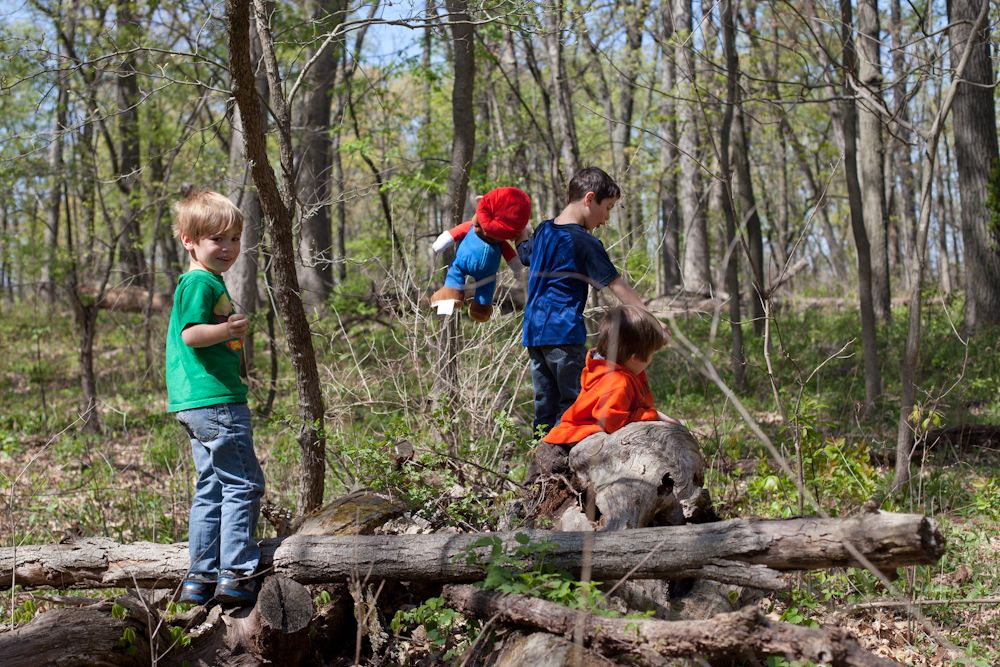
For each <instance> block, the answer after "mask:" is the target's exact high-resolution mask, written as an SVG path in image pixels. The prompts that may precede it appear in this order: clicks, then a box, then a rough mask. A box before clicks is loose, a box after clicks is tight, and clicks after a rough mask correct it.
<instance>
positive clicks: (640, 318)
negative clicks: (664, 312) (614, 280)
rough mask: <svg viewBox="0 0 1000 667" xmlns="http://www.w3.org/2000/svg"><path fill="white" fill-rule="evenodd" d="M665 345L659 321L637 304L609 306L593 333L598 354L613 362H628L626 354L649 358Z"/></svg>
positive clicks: (665, 341)
mask: <svg viewBox="0 0 1000 667" xmlns="http://www.w3.org/2000/svg"><path fill="white" fill-rule="evenodd" d="M666 344H667V339H666V338H665V337H664V335H663V329H662V328H661V327H660V322H659V320H657V319H656V318H655V317H653V314H652V313H650V312H649V311H648V310H643V309H642V308H639V307H637V306H614V307H613V308H609V309H608V311H607V312H606V313H605V314H604V319H603V320H601V328H600V333H598V335H597V351H598V353H599V354H600V355H601V356H602V357H604V358H605V359H607V360H608V361H611V362H614V363H622V362H625V361H628V359H629V357H636V358H638V359H643V360H645V359H649V357H650V355H651V354H653V353H654V352H656V351H657V350H659V349H660V348H661V347H663V346H664V345H666Z"/></svg>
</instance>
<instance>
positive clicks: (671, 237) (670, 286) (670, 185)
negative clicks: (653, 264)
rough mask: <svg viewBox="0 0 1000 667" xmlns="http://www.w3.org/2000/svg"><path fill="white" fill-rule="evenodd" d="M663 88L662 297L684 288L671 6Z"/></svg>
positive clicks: (665, 12)
mask: <svg viewBox="0 0 1000 667" xmlns="http://www.w3.org/2000/svg"><path fill="white" fill-rule="evenodd" d="M660 23H661V33H660V52H661V54H660V70H661V71H660V88H661V89H662V90H663V93H664V95H663V98H662V100H661V102H660V114H661V116H662V118H663V120H661V121H660V136H661V137H663V139H662V141H661V143H660V183H659V190H660V233H661V235H662V239H663V241H662V243H663V245H662V247H661V251H660V255H661V256H660V262H661V264H662V271H661V276H662V278H661V280H662V283H661V289H660V290H659V294H660V296H664V295H666V294H670V293H673V292H675V291H676V290H677V289H678V288H679V287H680V286H681V259H680V250H681V235H680V210H679V208H678V207H679V201H678V197H677V190H678V188H679V173H680V169H679V165H678V156H679V153H678V151H677V142H678V137H677V102H676V101H675V100H674V86H675V85H676V82H677V49H676V48H675V47H674V46H673V43H672V42H673V37H674V15H673V8H672V7H671V3H670V2H664V3H662V4H661V6H660Z"/></svg>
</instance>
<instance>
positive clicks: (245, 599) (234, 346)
mask: <svg viewBox="0 0 1000 667" xmlns="http://www.w3.org/2000/svg"><path fill="white" fill-rule="evenodd" d="M174 212H175V214H176V216H177V224H176V232H177V236H178V237H179V238H180V240H181V243H182V244H183V245H184V249H185V250H187V252H188V255H189V256H190V258H191V262H190V265H189V270H188V272H187V273H185V274H183V275H182V276H181V277H180V280H179V281H178V282H177V290H176V291H175V292H174V304H173V310H172V311H171V313H170V324H169V326H168V328H167V356H166V366H167V410H168V411H169V412H174V413H176V415H177V420H178V421H180V423H181V424H182V425H183V426H184V428H185V430H186V431H187V433H188V436H189V437H190V438H191V450H192V454H193V456H194V463H195V470H196V471H197V473H198V481H197V484H196V486H195V495H194V499H193V500H192V503H191V518H190V522H189V525H188V550H189V552H190V556H191V565H190V568H189V569H188V575H187V577H186V578H185V579H184V582H183V584H182V585H181V597H180V600H181V601H182V602H192V603H195V604H204V603H206V602H208V601H209V600H211V599H212V598H213V597H214V598H215V599H216V600H218V601H219V602H223V603H236V604H252V603H253V602H254V601H255V600H256V598H257V581H256V580H255V579H254V578H253V575H254V572H255V571H256V569H257V564H258V562H259V560H260V549H259V548H258V546H257V541H256V540H255V539H254V533H255V532H256V528H257V518H258V516H259V514H260V499H261V497H262V496H263V495H264V473H263V471H261V468H260V463H259V462H258V461H257V456H256V454H255V453H254V447H253V429H252V426H251V422H250V409H249V407H248V406H247V386H246V384H245V383H244V382H243V378H242V377H240V354H241V350H242V348H243V344H242V338H241V337H242V336H243V335H244V334H245V333H246V331H247V327H248V324H249V323H248V322H247V318H246V315H242V314H237V313H235V312H234V308H233V304H232V302H231V301H230V299H229V292H228V291H227V290H226V284H225V283H224V282H223V280H222V274H223V273H224V272H225V271H226V270H228V269H229V268H230V267H232V265H233V264H234V263H235V262H236V258H237V257H238V256H239V254H240V235H241V234H242V232H243V216H242V214H241V213H240V210H239V209H238V208H237V207H236V206H235V205H234V204H233V203H232V202H231V201H229V199H227V198H226V197H224V196H223V195H220V194H219V193H217V192H210V191H205V190H202V191H196V192H194V193H192V194H191V195H189V196H188V197H187V198H185V199H184V200H182V201H180V202H178V203H177V204H176V205H175V206H174Z"/></svg>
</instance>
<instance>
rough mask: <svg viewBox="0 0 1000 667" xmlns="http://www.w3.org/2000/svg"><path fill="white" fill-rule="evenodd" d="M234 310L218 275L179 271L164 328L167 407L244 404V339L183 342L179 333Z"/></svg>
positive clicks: (226, 316) (223, 318)
mask: <svg viewBox="0 0 1000 667" xmlns="http://www.w3.org/2000/svg"><path fill="white" fill-rule="evenodd" d="M232 313H233V304H232V302H231V301H230V300H229V292H228V291H226V283H224V282H223V281H222V276H217V275H215V274H214V273H211V272H210V271H203V270H200V269H199V270H194V271H189V272H187V273H185V274H184V275H182V276H181V278H180V280H178V281H177V290H176V291H175V292H174V306H173V310H171V311H170V324H169V326H168V327H167V411H168V412H179V411H180V410H190V409H192V408H201V407H205V406H206V405H218V404H219V403H246V400H247V386H246V384H245V383H244V382H243V378H241V377H240V350H241V349H242V348H243V343H242V341H241V340H240V339H239V338H233V339H230V340H227V341H225V342H222V343H216V344H215V345H209V346H208V347H199V348H194V347H191V346H189V345H186V344H185V343H184V340H183V339H182V338H181V332H182V331H184V329H185V328H186V327H188V326H190V325H192V324H218V323H219V322H225V321H226V320H227V319H229V316H230V315H231V314H232Z"/></svg>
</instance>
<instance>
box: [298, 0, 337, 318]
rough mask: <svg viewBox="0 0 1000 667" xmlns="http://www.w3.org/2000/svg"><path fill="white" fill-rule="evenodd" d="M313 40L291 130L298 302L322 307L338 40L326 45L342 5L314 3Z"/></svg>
mask: <svg viewBox="0 0 1000 667" xmlns="http://www.w3.org/2000/svg"><path fill="white" fill-rule="evenodd" d="M311 5H312V22H313V30H314V35H313V39H318V40H323V41H322V42H321V44H320V47H319V49H318V50H317V51H315V52H311V53H310V54H309V57H308V58H307V60H309V61H312V62H313V65H312V67H310V68H309V70H308V72H307V73H306V75H305V77H304V85H303V100H302V103H301V106H300V107H299V119H298V121H297V122H295V127H296V128H300V129H301V132H302V136H301V139H300V140H299V148H298V151H297V155H296V161H297V163H298V169H297V172H298V173H297V176H298V188H297V189H298V192H299V199H300V201H301V203H302V219H301V224H300V237H299V253H298V261H299V284H300V286H301V287H302V298H303V300H304V301H305V303H306V304H307V305H309V306H311V307H313V308H319V307H321V306H322V305H323V304H324V303H325V302H326V299H327V297H329V296H330V290H331V289H333V257H332V254H333V253H332V250H333V231H332V229H331V227H330V172H331V166H332V159H333V156H332V141H331V139H330V110H331V103H332V98H333V86H334V81H335V79H336V74H337V60H338V53H337V52H338V50H339V49H340V48H341V47H342V40H329V41H327V40H326V39H325V38H324V36H323V35H324V34H327V33H330V32H331V31H333V30H334V29H336V27H337V26H338V25H340V23H342V22H343V20H344V11H345V7H346V0H314V1H313V2H312V3H311Z"/></svg>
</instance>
